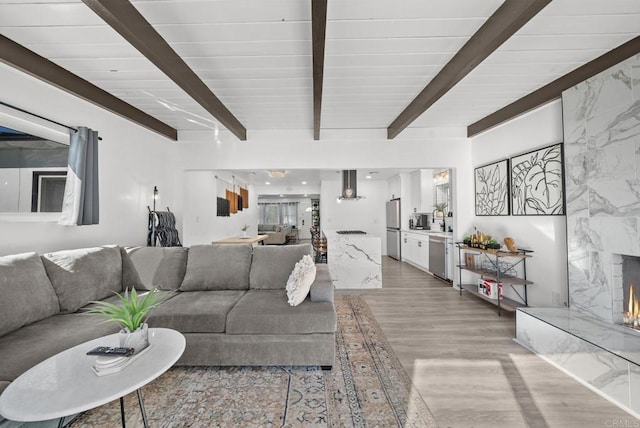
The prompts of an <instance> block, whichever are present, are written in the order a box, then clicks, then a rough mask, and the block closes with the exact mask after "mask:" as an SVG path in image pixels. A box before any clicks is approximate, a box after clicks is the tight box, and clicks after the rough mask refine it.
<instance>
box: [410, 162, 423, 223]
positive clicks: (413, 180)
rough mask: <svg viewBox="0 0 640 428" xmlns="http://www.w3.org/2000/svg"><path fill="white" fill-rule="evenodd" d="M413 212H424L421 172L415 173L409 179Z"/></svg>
mask: <svg viewBox="0 0 640 428" xmlns="http://www.w3.org/2000/svg"><path fill="white" fill-rule="evenodd" d="M409 186H410V187H411V190H410V195H411V196H410V198H409V199H410V201H411V212H412V213H419V212H422V182H421V177H420V171H419V170H418V171H414V172H412V173H411V175H410V179H409Z"/></svg>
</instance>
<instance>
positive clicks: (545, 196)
mask: <svg viewBox="0 0 640 428" xmlns="http://www.w3.org/2000/svg"><path fill="white" fill-rule="evenodd" d="M563 156H564V153H563V144H562V143H560V144H554V145H553V146H548V147H544V148H542V149H538V150H534V151H532V152H528V153H524V154H522V155H518V156H514V157H512V158H511V207H512V214H513V215H564V214H565V193H564V162H563Z"/></svg>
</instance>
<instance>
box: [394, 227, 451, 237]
mask: <svg viewBox="0 0 640 428" xmlns="http://www.w3.org/2000/svg"><path fill="white" fill-rule="evenodd" d="M400 231H401V232H406V233H417V234H418V235H431V236H444V237H445V238H453V232H441V231H439V230H420V229H401V230H400Z"/></svg>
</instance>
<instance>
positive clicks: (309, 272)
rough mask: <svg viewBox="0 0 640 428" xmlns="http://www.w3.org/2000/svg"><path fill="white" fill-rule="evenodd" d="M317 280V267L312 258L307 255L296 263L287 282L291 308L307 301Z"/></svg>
mask: <svg viewBox="0 0 640 428" xmlns="http://www.w3.org/2000/svg"><path fill="white" fill-rule="evenodd" d="M315 279H316V265H315V263H314V262H313V259H312V258H311V256H310V255H308V254H306V255H304V256H303V257H302V259H301V260H300V261H299V262H298V263H296V265H295V267H294V268H293V271H292V272H291V275H289V279H288V280H287V297H288V298H289V304H290V305H291V306H298V305H299V304H300V303H302V302H303V301H304V299H306V297H307V295H308V294H309V290H310V289H311V284H313V281H314V280H315Z"/></svg>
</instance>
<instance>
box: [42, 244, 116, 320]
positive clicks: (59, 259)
mask: <svg viewBox="0 0 640 428" xmlns="http://www.w3.org/2000/svg"><path fill="white" fill-rule="evenodd" d="M42 262H43V264H44V267H45V269H46V271H47V276H49V279H50V280H51V284H52V285H53V288H54V290H55V291H56V294H57V295H58V301H59V302H60V311H61V312H63V313H70V312H75V311H77V310H78V309H80V308H81V307H83V306H84V305H86V304H87V303H89V302H90V301H92V300H100V299H104V298H105V297H109V296H111V295H113V293H114V292H120V291H122V256H121V255H120V248H119V247H95V248H81V249H77V250H66V251H58V252H55V253H48V254H45V255H43V256H42Z"/></svg>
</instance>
